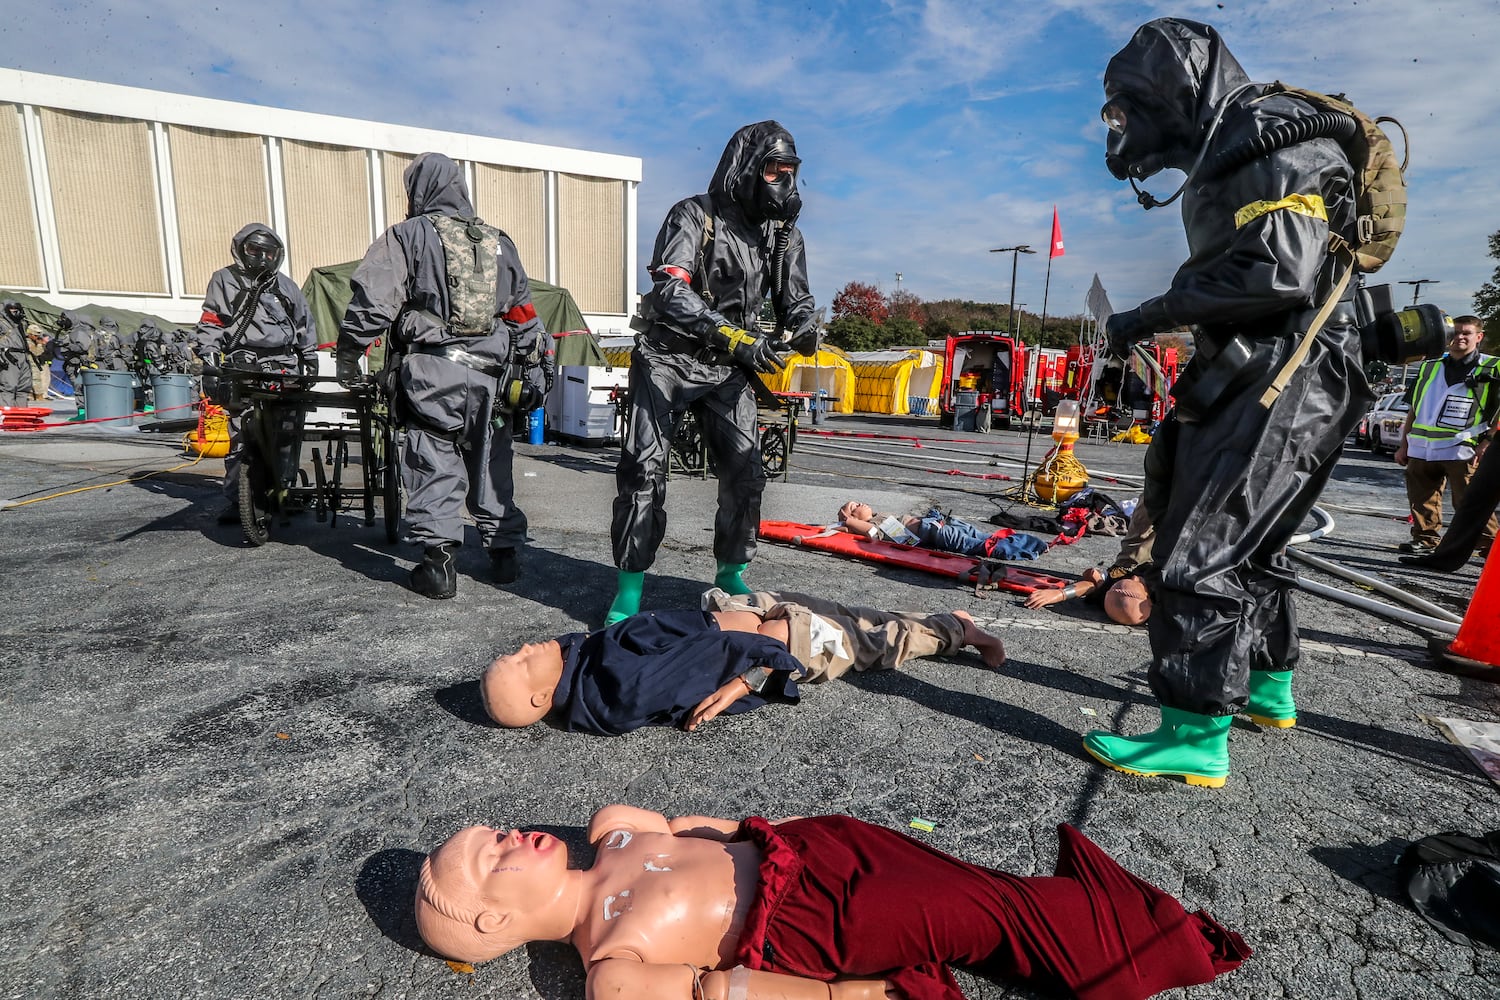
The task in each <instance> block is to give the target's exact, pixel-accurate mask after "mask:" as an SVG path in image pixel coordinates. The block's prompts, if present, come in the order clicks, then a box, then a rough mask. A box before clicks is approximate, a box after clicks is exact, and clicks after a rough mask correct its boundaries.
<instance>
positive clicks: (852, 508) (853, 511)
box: [839, 500, 875, 524]
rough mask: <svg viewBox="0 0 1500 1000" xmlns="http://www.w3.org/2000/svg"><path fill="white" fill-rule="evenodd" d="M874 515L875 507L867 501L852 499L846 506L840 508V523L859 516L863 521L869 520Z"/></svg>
mask: <svg viewBox="0 0 1500 1000" xmlns="http://www.w3.org/2000/svg"><path fill="white" fill-rule="evenodd" d="M874 516H875V508H873V507H871V506H870V505H869V504H867V503H860V502H859V501H858V500H850V501H849V502H848V503H846V504H844V506H842V507H840V508H839V523H840V524H843V523H844V522H845V521H848V520H849V519H850V518H851V517H852V518H857V519H859V520H861V521H868V520H870V519H871V518H873V517H874Z"/></svg>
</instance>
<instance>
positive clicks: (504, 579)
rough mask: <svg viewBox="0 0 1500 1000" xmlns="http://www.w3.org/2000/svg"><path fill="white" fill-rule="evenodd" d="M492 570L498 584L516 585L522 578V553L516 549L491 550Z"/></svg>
mask: <svg viewBox="0 0 1500 1000" xmlns="http://www.w3.org/2000/svg"><path fill="white" fill-rule="evenodd" d="M490 569H491V571H492V575H493V576H494V578H495V582H496V583H499V584H506V583H515V582H516V580H518V579H519V578H520V576H521V553H520V552H519V551H518V550H516V549H490Z"/></svg>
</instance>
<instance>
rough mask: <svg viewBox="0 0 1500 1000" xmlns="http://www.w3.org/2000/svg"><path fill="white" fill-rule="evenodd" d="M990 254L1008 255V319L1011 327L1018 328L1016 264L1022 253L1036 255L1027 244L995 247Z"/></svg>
mask: <svg viewBox="0 0 1500 1000" xmlns="http://www.w3.org/2000/svg"><path fill="white" fill-rule="evenodd" d="M990 253H1008V254H1010V317H1009V318H1010V321H1011V324H1012V325H1015V326H1019V324H1017V323H1016V262H1017V261H1019V260H1020V259H1021V254H1023V253H1036V251H1035V250H1033V249H1031V247H1030V246H1028V245H1027V244H1025V243H1022V244H1021V245H1020V246H1016V247H995V248H994V249H993V250H991V251H990Z"/></svg>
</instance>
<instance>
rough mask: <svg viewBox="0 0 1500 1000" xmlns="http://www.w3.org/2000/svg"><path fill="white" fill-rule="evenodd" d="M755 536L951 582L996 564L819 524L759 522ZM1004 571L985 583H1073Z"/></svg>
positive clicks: (1019, 586) (1024, 588)
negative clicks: (919, 572) (984, 566)
mask: <svg viewBox="0 0 1500 1000" xmlns="http://www.w3.org/2000/svg"><path fill="white" fill-rule="evenodd" d="M759 535H760V537H761V538H762V539H764V540H766V541H768V542H781V543H783V544H786V545H796V546H800V547H801V548H804V549H816V550H817V551H819V552H830V553H832V554H834V555H840V556H847V557H848V558H850V559H863V560H865V561H866V562H873V563H879V564H881V565H882V566H896V567H899V568H901V569H914V570H920V571H921V572H923V573H936V574H937V575H938V576H950V577H953V578H954V579H955V580H966V581H968V582H970V583H973V582H975V581H976V580H977V579H978V570H979V568H980V566H981V565H983V564H984V563H986V562H988V563H992V564H993V563H995V562H996V560H993V559H989V560H986V559H979V558H976V557H974V556H960V555H955V554H954V553H952V552H934V551H933V550H931V549H923V548H916V547H914V546H910V545H898V544H897V543H895V542H888V541H886V540H885V539H873V538H862V537H860V536H859V535H851V534H850V533H849V532H847V531H840V530H838V529H837V528H834V529H829V528H825V527H823V526H822V525H819V524H799V523H798V522H796V521H762V522H760V532H759ZM1004 569H1005V576H1004V577H1003V578H998V579H992V580H989V581H988V582H989V583H991V584H992V585H993V586H994V587H995V588H996V589H998V590H1008V591H1010V592H1012V593H1016V594H1030V593H1033V592H1035V591H1038V590H1052V589H1055V588H1057V587H1066V586H1067V585H1068V584H1069V583H1072V582H1073V581H1071V580H1065V579H1063V578H1062V577H1057V576H1051V575H1049V574H1047V573H1039V572H1037V571H1036V570H1033V569H1022V568H1021V567H1019V566H1010V565H1006V566H1005V567H1004Z"/></svg>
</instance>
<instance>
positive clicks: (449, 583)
mask: <svg viewBox="0 0 1500 1000" xmlns="http://www.w3.org/2000/svg"><path fill="white" fill-rule="evenodd" d="M457 553H458V546H457V545H455V544H453V543H452V542H444V543H443V544H442V545H434V546H432V547H431V548H429V549H428V550H427V553H426V555H424V556H423V557H422V561H421V562H419V563H417V568H416V569H414V570H412V571H411V589H412V590H415V591H416V592H417V593H419V594H421V595H422V596H423V597H430V598H432V599H433V600H436V601H445V600H447V599H448V598H450V597H452V596H453V595H454V594H456V593H458V559H457Z"/></svg>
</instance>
